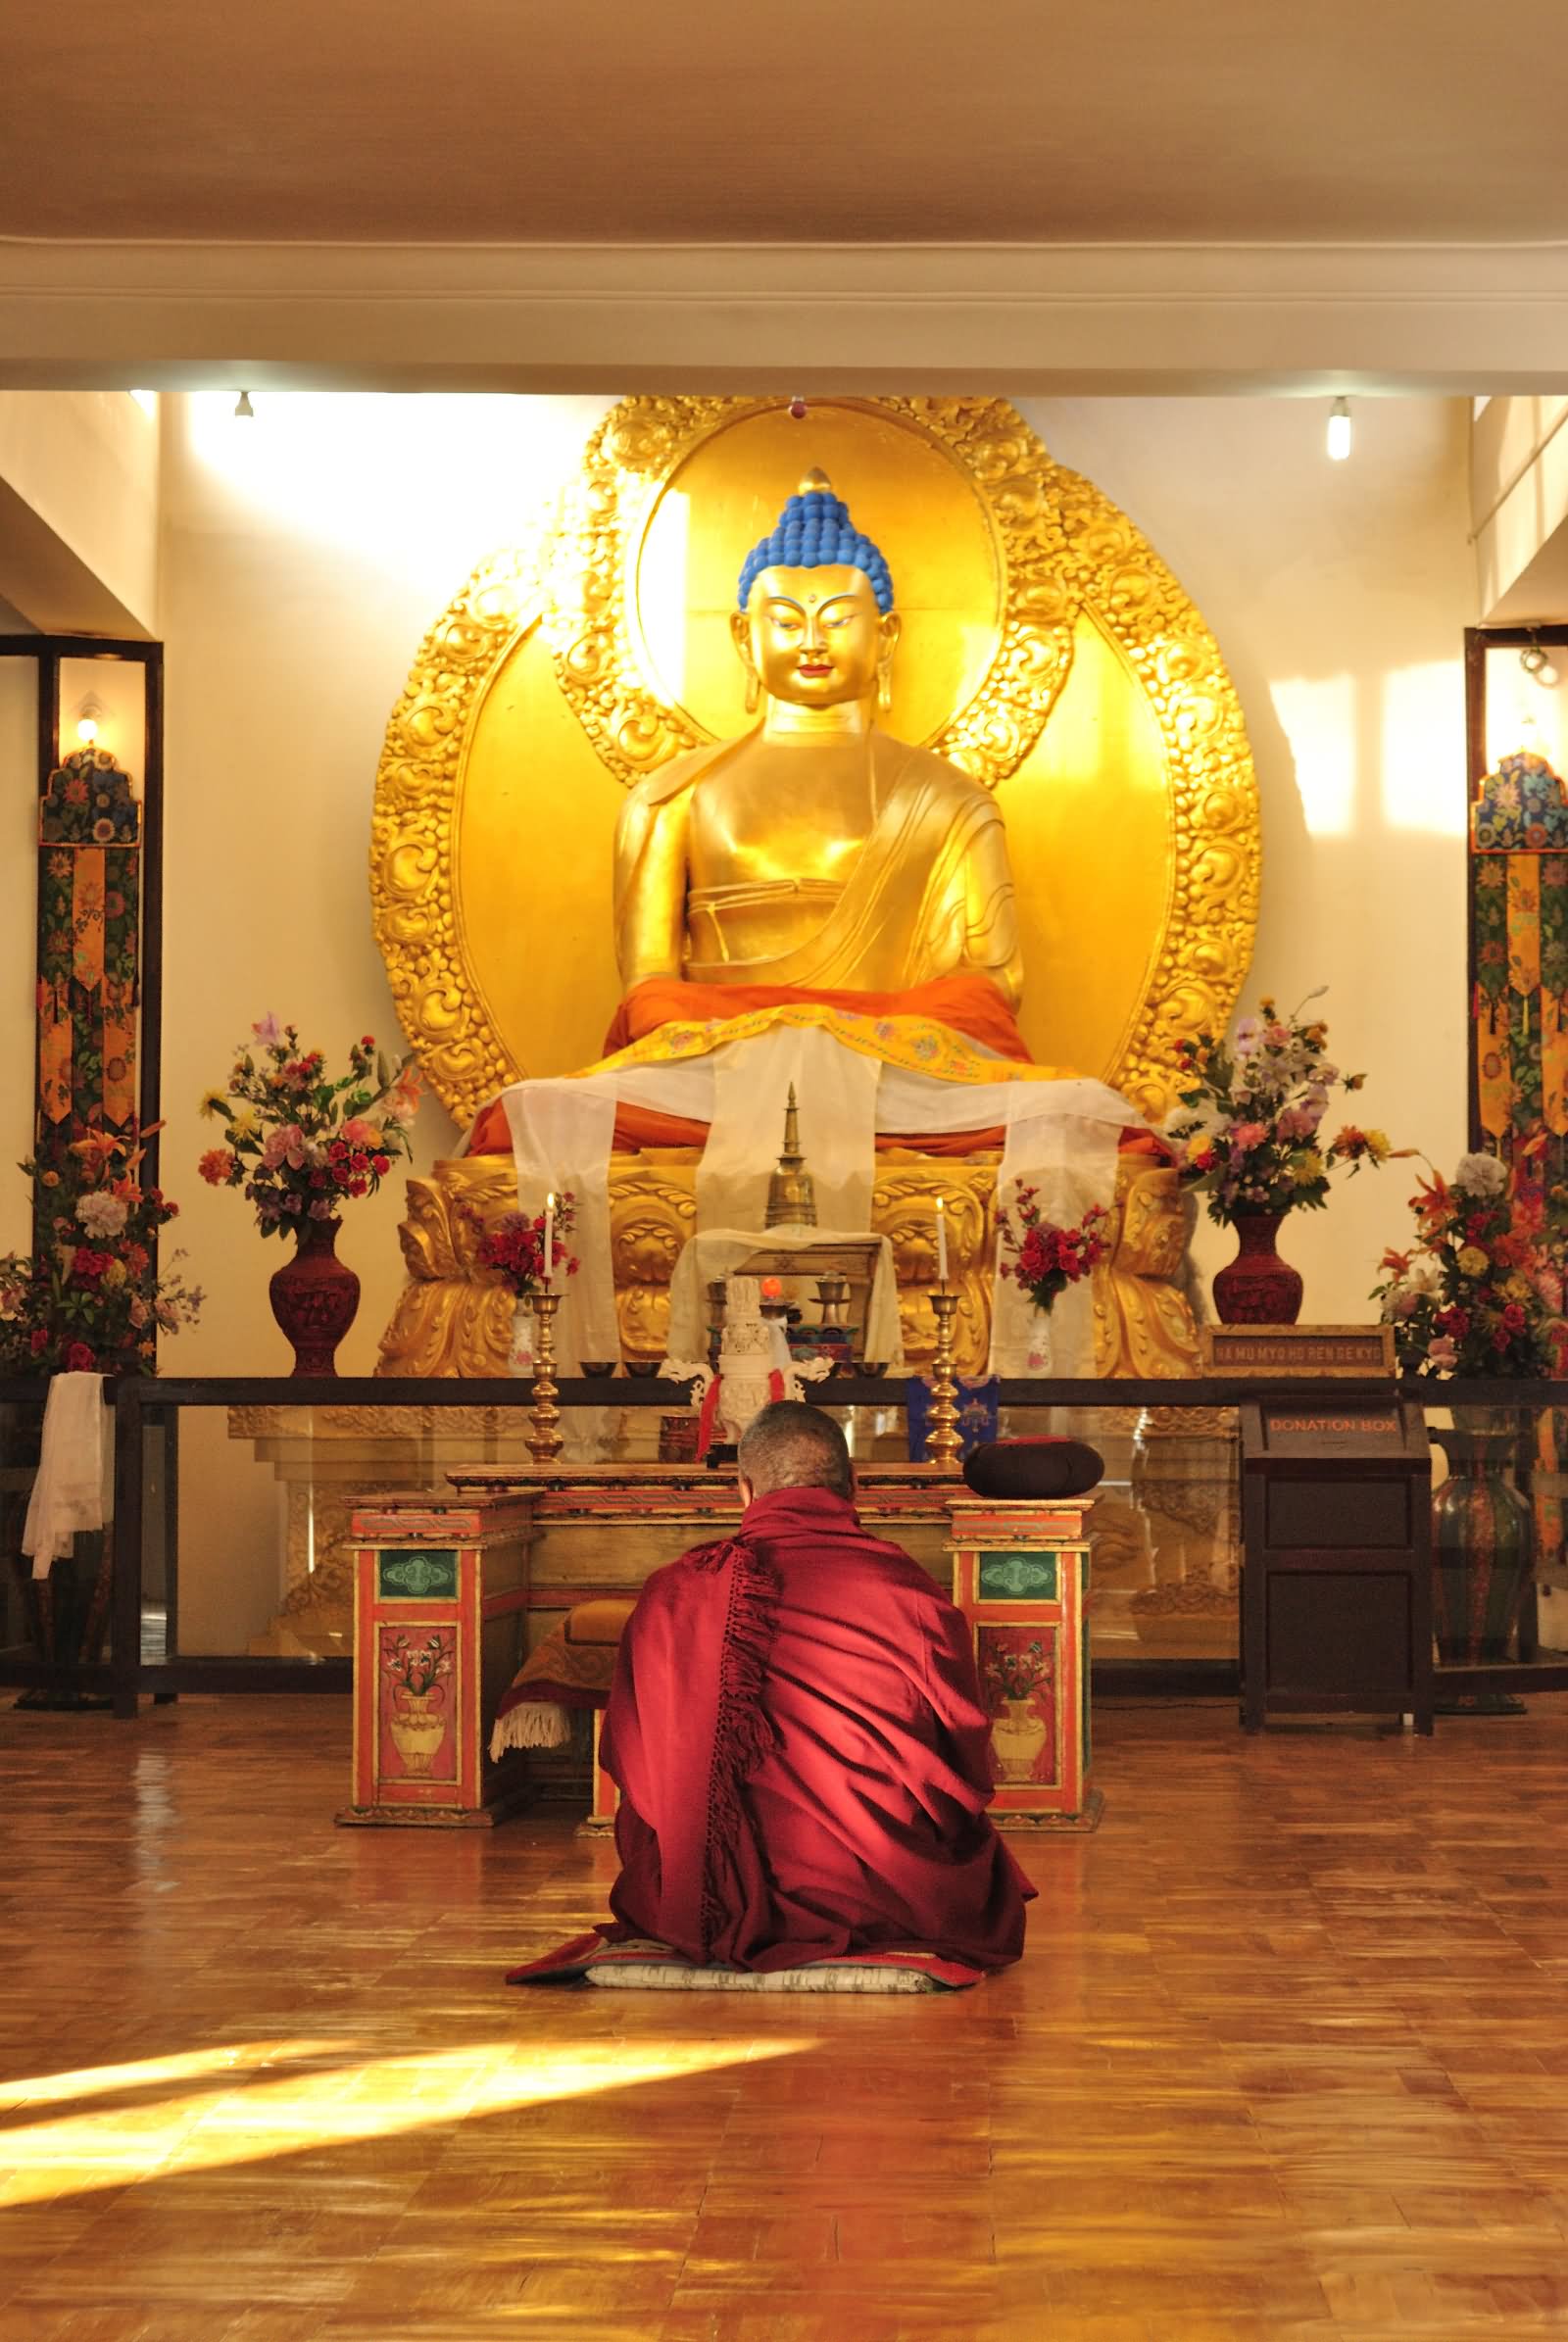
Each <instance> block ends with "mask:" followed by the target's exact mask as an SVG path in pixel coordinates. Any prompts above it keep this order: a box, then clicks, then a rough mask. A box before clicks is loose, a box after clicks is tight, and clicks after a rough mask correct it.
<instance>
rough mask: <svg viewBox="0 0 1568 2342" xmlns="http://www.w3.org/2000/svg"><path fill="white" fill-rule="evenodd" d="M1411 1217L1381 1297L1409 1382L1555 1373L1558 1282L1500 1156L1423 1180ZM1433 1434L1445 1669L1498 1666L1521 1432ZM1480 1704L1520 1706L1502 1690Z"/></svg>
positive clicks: (1528, 1550)
mask: <svg viewBox="0 0 1568 2342" xmlns="http://www.w3.org/2000/svg"><path fill="white" fill-rule="evenodd" d="M1428 1168H1429V1169H1431V1166H1430V1165H1429V1166H1428ZM1410 1208H1411V1210H1412V1211H1413V1213H1414V1214H1415V1224H1416V1242H1415V1244H1413V1245H1412V1247H1411V1248H1410V1249H1409V1250H1408V1251H1404V1252H1400V1251H1395V1250H1392V1249H1391V1250H1389V1251H1387V1252H1385V1253H1384V1255H1383V1258H1382V1260H1381V1261H1380V1262H1379V1264H1378V1265H1379V1267H1380V1268H1381V1269H1383V1270H1384V1271H1385V1272H1386V1274H1385V1275H1384V1277H1383V1278H1382V1280H1381V1282H1380V1283H1379V1284H1377V1285H1376V1286H1374V1288H1373V1291H1372V1297H1373V1299H1374V1300H1376V1301H1378V1302H1380V1303H1381V1305H1382V1310H1383V1315H1384V1318H1385V1319H1386V1320H1387V1322H1388V1323H1389V1324H1390V1325H1392V1326H1393V1328H1394V1341H1395V1348H1396V1352H1397V1357H1398V1361H1399V1364H1400V1366H1401V1367H1402V1368H1403V1370H1404V1371H1405V1373H1406V1374H1414V1375H1419V1376H1421V1377H1423V1378H1425V1379H1434V1380H1443V1381H1446V1380H1449V1379H1451V1378H1453V1377H1455V1376H1470V1375H1473V1376H1486V1377H1504V1378H1508V1379H1521V1378H1524V1379H1528V1378H1535V1377H1542V1376H1547V1375H1550V1374H1551V1373H1552V1372H1553V1371H1554V1369H1555V1366H1556V1361H1557V1355H1558V1348H1559V1342H1558V1340H1557V1331H1558V1330H1559V1329H1560V1304H1561V1284H1560V1271H1559V1270H1558V1269H1557V1268H1556V1266H1555V1265H1554V1263H1553V1261H1552V1259H1551V1257H1550V1245H1549V1241H1548V1239H1547V1237H1546V1232H1545V1228H1544V1217H1543V1211H1544V1206H1543V1202H1542V1199H1541V1198H1540V1196H1539V1192H1538V1191H1534V1190H1531V1189H1530V1188H1529V1187H1528V1183H1524V1182H1521V1181H1520V1180H1519V1179H1518V1178H1517V1177H1516V1176H1515V1175H1513V1174H1511V1173H1510V1172H1509V1170H1508V1169H1507V1167H1506V1165H1504V1164H1503V1163H1502V1162H1500V1161H1499V1160H1498V1158H1497V1157H1496V1156H1495V1154H1485V1153H1476V1154H1466V1155H1462V1156H1461V1157H1460V1160H1459V1164H1458V1167H1457V1169H1456V1170H1455V1172H1454V1175H1453V1178H1452V1180H1451V1181H1450V1180H1445V1179H1444V1178H1443V1176H1442V1174H1441V1173H1440V1172H1437V1171H1433V1172H1432V1177H1431V1179H1430V1181H1428V1180H1421V1181H1419V1182H1418V1192H1417V1193H1416V1194H1415V1195H1412V1197H1411V1198H1410ZM1432 1437H1433V1438H1434V1439H1436V1440H1437V1442H1438V1444H1439V1446H1440V1447H1441V1448H1442V1449H1443V1451H1444V1453H1445V1455H1446V1457H1447V1460H1448V1475H1447V1478H1446V1480H1445V1481H1444V1482H1443V1483H1442V1485H1441V1487H1439V1488H1438V1489H1437V1490H1436V1492H1435V1493H1434V1496H1433V1499H1432V1562H1433V1606H1434V1612H1435V1618H1434V1624H1435V1628H1436V1634H1437V1644H1438V1656H1439V1658H1440V1659H1442V1660H1444V1661H1446V1663H1447V1664H1448V1665H1449V1666H1476V1665H1485V1664H1488V1663H1495V1662H1498V1661H1501V1660H1503V1659H1505V1658H1506V1657H1507V1654H1508V1645H1509V1637H1510V1635H1512V1633H1513V1629H1514V1625H1515V1622H1516V1621H1517V1618H1518V1615H1519V1605H1520V1602H1521V1600H1522V1599H1523V1596H1524V1590H1525V1586H1526V1585H1527V1584H1528V1583H1529V1577H1530V1571H1531V1567H1532V1563H1533V1524H1532V1520H1531V1514H1530V1507H1529V1505H1528V1504H1527V1503H1526V1501H1525V1499H1524V1497H1523V1496H1522V1495H1521V1494H1520V1493H1519V1491H1518V1489H1517V1488H1514V1487H1513V1486H1512V1485H1511V1483H1510V1482H1509V1481H1508V1479H1507V1478H1506V1473H1507V1468H1508V1466H1509V1464H1510V1463H1511V1462H1512V1460H1513V1456H1514V1450H1515V1446H1516V1444H1517V1433H1516V1431H1515V1430H1514V1429H1513V1428H1512V1427H1510V1426H1509V1424H1508V1423H1507V1421H1506V1419H1499V1417H1498V1416H1497V1415H1496V1414H1495V1413H1494V1412H1493V1411H1491V1410H1489V1409H1486V1408H1472V1407H1465V1406H1456V1407H1455V1408H1454V1409H1453V1429H1452V1430H1451V1431H1445V1430H1442V1429H1437V1430H1434V1432H1433V1434H1432ZM1467 1704H1468V1705H1474V1704H1476V1703H1475V1702H1469V1703H1467ZM1482 1704H1484V1705H1485V1706H1487V1707H1488V1708H1490V1709H1493V1710H1497V1709H1505V1708H1513V1709H1517V1707H1518V1706H1519V1702H1518V1701H1516V1700H1511V1699H1510V1698H1509V1697H1508V1695H1507V1694H1499V1693H1495V1692H1494V1693H1489V1694H1485V1695H1483V1700H1482Z"/></svg>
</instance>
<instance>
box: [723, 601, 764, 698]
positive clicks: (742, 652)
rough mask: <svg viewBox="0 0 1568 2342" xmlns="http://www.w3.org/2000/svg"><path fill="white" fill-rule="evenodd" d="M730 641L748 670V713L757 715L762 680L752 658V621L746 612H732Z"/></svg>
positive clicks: (730, 614)
mask: <svg viewBox="0 0 1568 2342" xmlns="http://www.w3.org/2000/svg"><path fill="white" fill-rule="evenodd" d="M729 639H730V641H731V642H732V643H733V644H734V645H735V652H736V656H737V658H738V659H740V662H741V664H742V666H743V667H744V668H745V669H746V712H747V714H748V715H755V714H756V713H757V710H758V707H760V704H761V698H762V678H761V676H760V674H759V673H758V671H757V661H756V659H754V658H753V657H752V621H751V617H750V614H749V613H748V612H747V611H746V610H731V611H730V613H729Z"/></svg>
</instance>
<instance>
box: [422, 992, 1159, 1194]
mask: <svg viewBox="0 0 1568 2342" xmlns="http://www.w3.org/2000/svg"><path fill="white" fill-rule="evenodd" d="M794 1000H809V1001H815V1002H819V1003H820V1004H821V1005H822V1006H824V1007H828V1008H842V1009H846V1010H848V1011H849V1012H850V1013H851V1014H854V1015H859V1016H923V1017H929V1018H930V1019H931V1021H932V1022H933V1023H934V1024H939V1025H947V1026H948V1027H949V1028H950V1029H951V1030H952V1031H953V1032H955V1033H961V1034H962V1035H963V1037H964V1039H965V1040H966V1041H972V1042H975V1043H976V1044H977V1045H978V1046H979V1047H980V1048H981V1049H990V1050H991V1052H992V1053H993V1055H995V1056H998V1057H1010V1058H1011V1059H1012V1060H1013V1061H1014V1062H1015V1063H1016V1064H1019V1065H1028V1064H1029V1063H1030V1062H1031V1059H1030V1055H1029V1045H1028V1043H1027V1042H1026V1041H1025V1040H1024V1037H1023V1035H1022V1033H1020V1032H1019V1030H1018V1020H1017V1018H1016V1017H1015V1016H1014V1015H1013V1013H1012V1010H1011V1009H1010V1008H1009V1007H1008V1005H1007V1003H1006V1001H1005V1000H1004V999H1003V997H1002V995H1001V993H1000V992H998V990H997V988H996V986H995V985H994V984H993V983H991V982H990V980H989V978H987V977H985V976H961V975H960V976H939V977H937V978H935V979H934V980H933V982H931V983H930V984H917V985H914V986H911V987H910V988H909V989H908V990H907V991H905V992H830V991H814V990H813V991H808V990H806V989H804V988H803V987H801V986H799V985H789V984H688V983H686V982H685V980H684V979H683V978H680V977H676V976H649V977H647V978H645V979H644V981H643V982H642V983H641V984H634V985H633V987H632V989H631V991H630V992H629V993H628V994H627V995H626V997H625V999H624V1000H622V1001H621V1003H620V1006H619V1007H618V1008H617V1009H616V1011H615V1013H614V1016H613V1018H612V1020H611V1026H610V1030H609V1032H608V1033H607V1034H606V1035H605V1055H606V1056H607V1057H609V1056H613V1054H614V1053H615V1051H616V1050H617V1049H630V1048H631V1046H632V1044H633V1043H634V1042H638V1041H645V1040H646V1039H647V1038H648V1036H649V1034H650V1033H657V1032H658V1031H659V1029H660V1027H661V1025H667V1024H675V1023H680V1024H700V1023H705V1022H708V1021H714V1022H717V1021H720V1020H722V1019H724V1018H726V1017H731V1016H746V1015H749V1014H750V1013H751V1011H752V1010H753V1009H757V1008H776V1007H780V1006H782V1005H784V1004H785V1003H787V1002H790V1001H794ZM1005 1135H1006V1134H1005V1132H1004V1131H1002V1130H1001V1129H1000V1128H998V1129H992V1130H972V1131H937V1132H924V1131H910V1132H884V1133H881V1134H879V1135H878V1138H877V1141H876V1145H877V1148H878V1151H879V1152H880V1151H882V1150H884V1149H887V1148H892V1147H918V1148H919V1150H920V1152H921V1153H922V1154H928V1155H956V1156H960V1157H961V1156H967V1155H973V1154H980V1153H983V1152H984V1151H985V1150H986V1149H987V1148H988V1147H1001V1146H1002V1145H1003V1142H1004V1140H1005ZM707 1144H708V1124H707V1123H706V1122H693V1121H690V1120H689V1119H688V1118H687V1117H686V1116H685V1115H682V1114H663V1113H660V1112H659V1111H657V1110H656V1109H655V1108H653V1107H651V1106H633V1105H622V1106H619V1107H617V1108H616V1112H615V1135H614V1141H613V1147H614V1151H615V1153H616V1154H636V1153H637V1152H638V1151H639V1149H640V1148H642V1147H697V1148H699V1149H700V1148H702V1147H706V1146H707ZM1128 1147H1134V1148H1147V1150H1148V1151H1150V1152H1151V1153H1154V1154H1158V1153H1160V1152H1162V1151H1163V1150H1162V1149H1161V1147H1160V1146H1159V1142H1158V1141H1157V1140H1156V1139H1155V1138H1154V1136H1153V1133H1152V1132H1151V1131H1146V1130H1141V1129H1129V1130H1127V1131H1125V1132H1124V1133H1123V1135H1122V1148H1123V1151H1126V1149H1127V1148H1128ZM468 1152H469V1153H470V1154H511V1152H512V1132H511V1129H510V1127H509V1126H508V1122H507V1110H506V1107H505V1106H504V1105H503V1104H502V1102H501V1100H500V1098H492V1099H491V1101H490V1103H489V1104H488V1105H487V1106H485V1107H483V1108H482V1109H481V1110H480V1113H479V1115H478V1118H477V1120H476V1121H475V1123H474V1126H473V1136H472V1138H471V1139H470V1140H469V1142H468Z"/></svg>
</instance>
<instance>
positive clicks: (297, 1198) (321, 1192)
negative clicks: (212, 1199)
mask: <svg viewBox="0 0 1568 2342" xmlns="http://www.w3.org/2000/svg"><path fill="white" fill-rule="evenodd" d="M251 1035H252V1039H251V1041H250V1042H249V1043H247V1044H244V1045H242V1046H241V1047H240V1048H239V1049H237V1050H236V1051H235V1056H234V1068H233V1071H232V1073H231V1074H230V1075H229V1078H228V1084H227V1087H226V1089H225V1090H210V1091H209V1092H208V1093H207V1095H206V1097H205V1098H203V1099H202V1112H203V1113H204V1114H206V1115H208V1116H216V1117H217V1118H218V1119H219V1120H220V1121H221V1122H223V1123H224V1124H225V1125H226V1126H227V1127H226V1130H225V1132H224V1143H223V1145H222V1146H221V1147H210V1148H209V1149H208V1151H207V1152H206V1153H205V1154H204V1155H203V1156H202V1158H201V1161H200V1163H199V1165H198V1166H197V1167H198V1169H199V1170H200V1172H201V1175H202V1177H203V1179H205V1180H206V1181H207V1182H208V1184H209V1185H210V1186H212V1187H215V1188H243V1190H244V1192H245V1195H246V1197H247V1199H248V1201H249V1202H251V1203H252V1204H253V1205H254V1206H255V1209H256V1224H257V1226H258V1227H259V1228H260V1230H261V1232H262V1234H263V1236H273V1235H278V1236H281V1235H283V1234H284V1233H285V1232H289V1231H291V1232H292V1233H293V1235H294V1236H295V1238H296V1240H297V1244H298V1250H297V1252H296V1256H295V1258H294V1259H293V1260H292V1261H290V1262H288V1263H287V1264H286V1265H285V1266H284V1267H283V1268H281V1269H279V1270H277V1271H276V1273H275V1274H274V1276H273V1277H272V1280H271V1283H270V1287H269V1293H270V1299H271V1304H272V1315H273V1316H274V1317H275V1318H276V1319H277V1322H278V1324H279V1326H280V1327H281V1328H282V1330H283V1332H284V1334H285V1335H286V1337H287V1339H288V1341H289V1343H290V1345H291V1346H292V1348H293V1351H294V1373H295V1374H296V1375H332V1374H335V1373H336V1372H337V1368H336V1366H335V1364H334V1356H335V1353H336V1350H337V1345H338V1343H339V1342H341V1341H342V1339H343V1337H344V1335H345V1334H346V1333H347V1332H348V1330H349V1327H350V1326H351V1325H352V1324H353V1322H354V1313H355V1311H356V1309H357V1308H358V1307H359V1299H360V1281H359V1279H358V1277H357V1276H356V1275H355V1274H354V1271H353V1270H352V1269H351V1268H348V1267H346V1266H345V1265H344V1263H343V1262H341V1261H339V1260H338V1259H337V1258H336V1256H335V1250H334V1247H335V1244H336V1240H337V1231H338V1225H339V1222H338V1216H337V1215H338V1213H339V1211H340V1210H341V1209H342V1207H343V1205H344V1203H346V1202H348V1201H350V1200H353V1199H355V1198H358V1197H359V1196H362V1195H374V1194H375V1192H376V1190H377V1188H378V1187H379V1186H380V1184H381V1182H382V1180H383V1179H384V1178H385V1177H386V1175H387V1173H388V1172H389V1171H390V1170H391V1168H392V1161H393V1157H394V1156H396V1155H400V1154H401V1155H407V1154H409V1153H410V1152H411V1151H412V1143H411V1140H410V1136H409V1126H410V1124H411V1123H412V1122H413V1120H414V1117H415V1114H416V1112H417V1109H418V1102H419V1080H418V1075H417V1073H415V1072H413V1071H412V1070H411V1060H410V1059H409V1058H408V1057H404V1058H403V1059H401V1060H400V1061H399V1063H397V1064H396V1065H392V1064H389V1063H388V1061H387V1059H386V1058H385V1057H384V1056H382V1055H381V1054H380V1053H379V1052H378V1051H377V1049H376V1047H375V1043H374V1041H373V1039H372V1038H371V1036H370V1035H369V1034H366V1036H365V1038H364V1039H363V1040H362V1041H357V1042H354V1043H352V1044H351V1046H350V1049H349V1069H348V1072H347V1073H346V1074H342V1075H339V1076H336V1077H330V1076H328V1074H327V1072H326V1060H325V1058H324V1057H323V1056H322V1054H321V1051H320V1050H319V1049H301V1047H300V1037H299V1032H298V1029H297V1028H296V1027H295V1026H293V1025H280V1024H279V1023H278V1021H277V1018H276V1017H275V1016H265V1017H263V1018H262V1019H261V1021H260V1022H259V1023H257V1024H255V1025H253V1026H252V1027H251Z"/></svg>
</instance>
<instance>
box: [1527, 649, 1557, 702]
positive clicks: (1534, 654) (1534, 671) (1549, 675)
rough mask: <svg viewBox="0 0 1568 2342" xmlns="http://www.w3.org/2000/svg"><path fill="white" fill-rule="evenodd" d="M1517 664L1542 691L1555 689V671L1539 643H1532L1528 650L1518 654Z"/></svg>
mask: <svg viewBox="0 0 1568 2342" xmlns="http://www.w3.org/2000/svg"><path fill="white" fill-rule="evenodd" d="M1519 664H1520V665H1521V666H1522V667H1523V668H1524V670H1525V673H1526V674H1527V675H1528V676H1529V677H1530V680H1531V681H1532V683H1539V684H1540V685H1541V688H1542V690H1543V691H1551V690H1553V689H1555V687H1556V682H1557V670H1556V668H1555V667H1554V666H1553V665H1552V663H1551V660H1550V659H1548V658H1547V657H1546V654H1545V652H1544V650H1543V649H1542V647H1541V645H1540V643H1538V642H1533V643H1531V645H1530V647H1529V649H1528V650H1524V651H1521V652H1520V654H1519Z"/></svg>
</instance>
